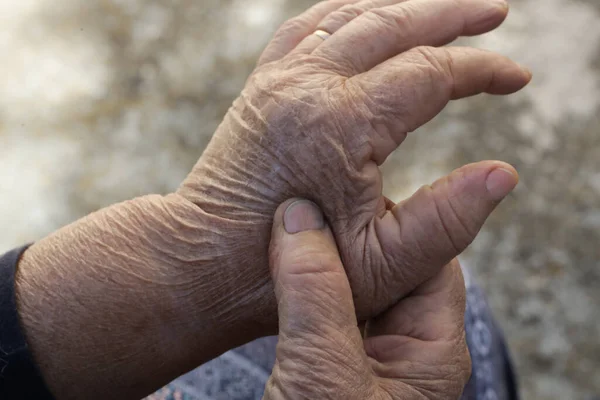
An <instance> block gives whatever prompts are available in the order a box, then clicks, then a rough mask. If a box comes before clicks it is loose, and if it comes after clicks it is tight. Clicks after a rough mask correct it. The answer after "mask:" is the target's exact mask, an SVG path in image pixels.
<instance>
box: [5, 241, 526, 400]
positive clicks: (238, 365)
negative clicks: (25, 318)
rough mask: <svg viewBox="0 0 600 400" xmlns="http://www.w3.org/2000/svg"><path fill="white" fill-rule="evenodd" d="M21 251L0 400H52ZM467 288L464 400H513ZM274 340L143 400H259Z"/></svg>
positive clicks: (9, 283) (492, 330) (504, 355)
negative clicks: (20, 301) (21, 299)
mask: <svg viewBox="0 0 600 400" xmlns="http://www.w3.org/2000/svg"><path fill="white" fill-rule="evenodd" d="M23 251H24V248H22V249H17V250H14V251H12V252H9V253H7V254H5V255H4V256H2V257H0V399H6V400H12V399H19V400H21V399H27V400H29V399H31V400H34V399H35V400H52V396H51V395H50V393H49V391H48V390H47V388H46V386H45V384H44V382H43V380H42V378H41V375H40V374H39V371H38V370H37V368H36V366H35V364H34V362H33V360H32V357H31V354H30V352H29V348H28V346H27V342H26V341H25V337H24V335H23V332H22V329H21V327H20V323H19V319H18V314H17V306H16V298H15V285H14V282H15V271H16V266H17V263H18V260H19V257H20V255H21V254H22V252H23ZM463 272H464V275H465V283H466V286H467V309H466V313H465V329H466V333H467V344H468V346H469V351H470V352H471V358H472V364H473V373H472V376H471V380H470V381H469V383H468V384H467V387H466V388H465V392H464V394H463V400H517V399H518V397H517V390H516V381H515V376H514V373H513V368H512V366H511V363H510V359H509V356H508V350H507V347H506V344H505V341H504V338H503V336H502V332H501V331H500V330H499V329H498V326H497V325H496V323H495V321H494V319H493V318H492V315H491V312H490V309H489V307H488V305H487V302H486V301H485V297H484V296H483V292H482V290H481V289H480V288H479V287H478V286H477V285H476V284H475V283H474V282H473V278H472V276H471V274H470V273H469V272H468V270H466V269H463ZM276 344H277V338H276V337H270V338H263V339H260V340H257V341H254V342H252V343H249V344H247V345H245V346H242V347H240V348H237V349H235V350H231V351H229V352H227V353H225V354H223V355H222V356H221V357H219V358H217V359H215V360H212V361H210V362H209V363H207V364H205V365H203V366H201V367H200V368H198V369H196V370H194V371H192V372H189V373H188V374H186V375H184V376H182V377H180V378H179V379H177V380H175V381H174V382H173V383H171V384H170V385H168V386H166V387H165V388H163V389H161V390H160V391H158V392H156V393H155V394H153V395H151V396H149V397H148V398H147V399H146V400H260V399H261V398H262V395H263V392H264V386H265V384H266V382H267V380H268V378H269V376H270V373H271V369H272V368H273V364H274V361H275V346H276Z"/></svg>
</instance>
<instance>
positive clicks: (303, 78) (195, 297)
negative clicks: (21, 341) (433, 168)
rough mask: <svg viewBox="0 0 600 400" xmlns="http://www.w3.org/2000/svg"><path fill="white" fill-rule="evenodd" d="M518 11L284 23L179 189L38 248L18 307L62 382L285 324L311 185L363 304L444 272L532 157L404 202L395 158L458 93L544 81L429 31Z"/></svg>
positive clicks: (314, 13)
mask: <svg viewBox="0 0 600 400" xmlns="http://www.w3.org/2000/svg"><path fill="white" fill-rule="evenodd" d="M505 15H506V5H505V4H503V3H496V2H493V1H491V0H456V1H447V0H410V1H406V2H400V1H390V0H370V1H366V0H365V1H360V2H357V1H351V0H348V1H340V0H331V1H325V2H322V3H319V4H318V5H316V6H315V7H314V8H312V9H311V10H309V11H308V12H307V13H305V14H303V15H302V16H300V17H297V18H296V19H293V20H292V21H291V22H288V23H286V24H284V26H283V28H282V29H281V30H280V31H279V33H278V34H277V35H276V37H275V39H274V40H273V42H271V44H270V45H269V46H268V48H267V50H266V51H265V53H264V55H263V57H262V59H261V62H260V65H259V67H258V68H257V70H256V71H255V72H254V73H253V74H252V76H251V77H250V79H249V81H248V84H247V86H246V88H245V89H244V91H243V92H242V95H241V96H240V98H239V99H237V100H236V101H235V103H234V105H233V107H232V108H231V110H230V111H229V112H228V114H227V115H226V117H225V119H224V121H223V124H222V125H221V126H220V127H219V129H218V131H217V132H216V134H215V137H214V139H213V140H212V142H211V144H210V146H209V147H208V149H207V150H206V152H205V153H204V154H203V156H202V158H201V159H200V161H199V162H198V164H197V166H196V167H195V168H194V171H193V172H192V173H191V174H190V175H189V177H188V178H187V179H186V181H185V182H184V183H183V185H182V186H181V188H180V190H179V191H178V192H177V193H175V194H171V195H168V196H147V197H143V198H138V199H135V200H132V201H129V202H125V203H122V204H118V205H115V206H112V207H109V208H107V209H104V210H101V211H100V212H98V213H95V214H93V215H90V216H88V217H86V218H84V219H82V220H79V221H77V222H76V223H74V224H71V225H70V226H68V227H65V228H63V229H61V230H60V231H57V232H55V233H54V234H52V235H50V236H49V237H47V238H44V239H43V240H40V241H39V242H37V243H35V244H34V245H33V246H32V247H31V248H30V249H29V250H27V251H26V252H25V254H24V255H23V258H22V260H21V262H20V264H19V269H18V275H17V284H16V291H17V296H18V304H19V312H20V316H21V319H22V323H23V327H24V330H25V333H26V335H27V338H28V341H29V345H30V347H31V349H32V352H33V354H34V357H35V359H36V361H37V363H38V365H39V367H40V369H41V370H42V374H43V375H44V377H45V379H46V380H47V381H48V383H49V385H50V387H51V389H52V391H53V393H54V394H55V395H56V396H57V398H60V399H71V398H73V399H78V398H86V399H90V400H92V399H95V398H98V399H100V398H111V399H120V398H123V399H127V398H139V397H141V396H143V395H145V394H148V393H150V392H151V391H152V390H154V389H157V388H158V387H160V385H162V384H164V383H166V382H168V381H169V380H170V379H173V378H174V377H176V376H177V375H179V374H181V373H183V372H185V371H187V370H189V369H191V368H193V367H194V366H197V365H199V364H201V363H203V362H205V361H207V360H209V359H211V358H213V357H216V356H218V355H219V354H221V353H222V352H224V351H226V350H228V349H230V348H232V347H235V346H237V345H240V344H242V343H244V342H247V341H249V340H252V339H254V338H256V337H259V336H262V335H267V334H270V333H274V332H276V330H277V318H276V315H277V303H276V301H275V297H274V295H273V284H272V281H271V278H270V275H269V269H268V243H269V240H270V232H271V224H272V219H273V218H272V216H273V215H274V212H275V210H276V208H277V207H278V205H279V204H280V203H281V202H283V201H284V200H285V199H288V198H291V197H294V196H300V197H305V198H310V199H312V200H314V201H315V202H316V203H317V204H319V205H320V206H321V207H322V209H323V211H324V212H325V215H326V217H327V220H328V221H329V222H330V224H331V228H332V232H333V235H334V237H335V239H336V241H337V243H338V244H339V250H340V254H341V258H342V260H343V262H344V265H345V267H346V269H347V273H348V277H349V282H350V285H351V288H352V290H353V293H354V296H355V305H356V311H357V315H358V317H359V319H361V320H363V319H367V318H370V317H371V316H373V315H378V314H380V313H381V312H382V311H384V310H386V309H388V308H389V307H390V306H391V305H393V304H395V303H397V302H398V300H399V299H400V298H402V297H404V296H405V295H406V294H408V293H409V292H411V291H412V290H413V289H415V288H416V287H417V286H419V285H421V284H423V283H424V282H426V281H428V280H430V279H431V278H432V277H433V276H435V275H436V274H437V273H438V271H439V270H440V269H441V268H442V267H443V266H445V265H446V264H448V263H449V262H450V260H452V259H453V258H454V257H455V256H456V255H457V254H459V253H460V252H461V251H462V250H463V249H464V248H465V247H466V246H467V245H468V244H469V243H470V242H471V240H472V239H473V238H474V237H475V234H476V233H477V231H478V230H479V229H480V227H481V225H482V224H483V223H484V221H485V219H486V218H487V216H488V215H489V213H490V212H491V211H492V210H493V208H494V207H495V206H496V204H498V202H499V201H500V200H501V199H502V198H503V197H504V196H506V194H507V193H508V192H510V190H512V188H513V187H514V186H515V185H516V182H517V177H516V172H515V171H514V169H513V168H512V167H510V166H508V165H506V164H504V163H500V162H483V163H478V164H474V165H469V166H466V167H463V168H461V169H459V170H457V171H455V172H453V173H452V174H450V175H449V176H447V177H445V178H442V179H440V180H439V181H438V182H436V183H434V184H433V185H432V186H427V187H424V188H423V189H421V190H420V191H418V192H417V193H416V194H415V195H414V196H412V197H411V198H410V199H407V200H406V201H404V202H402V203H399V204H397V205H395V204H393V203H392V202H390V201H389V200H387V199H385V198H384V197H383V196H382V188H381V185H382V183H381V176H380V172H379V169H378V166H379V165H380V164H381V163H382V162H383V160H384V159H385V157H386V156H387V155H388V154H389V153H390V152H392V151H393V150H394V149H395V148H396V147H397V146H398V145H399V144H400V143H401V142H402V140H403V138H404V137H405V136H406V135H407V133H408V132H410V131H412V130H414V129H416V128H417V127H418V126H420V125H421V124H423V123H425V122H427V120H429V119H430V118H432V117H433V116H434V115H435V114H436V113H437V112H439V111H440V110H441V109H442V108H443V106H444V105H445V104H446V102H448V101H449V100H450V99H456V98H460V97H464V96H469V95H473V94H477V93H479V92H489V93H510V92H514V91H516V90H518V89H520V88H521V87H523V86H524V85H525V84H526V83H527V82H528V81H529V79H530V74H529V73H528V72H526V71H524V70H522V69H521V68H520V67H519V66H518V65H516V64H514V63H513V62H511V61H509V60H507V59H505V58H503V57H501V56H498V55H495V54H491V53H486V52H482V51H479V50H474V49H460V48H452V47H450V48H435V47H422V46H426V45H430V46H437V45H441V44H444V43H446V42H449V41H451V40H453V39H454V38H455V37H457V36H459V35H471V34H478V33H482V32H485V31H488V30H490V29H493V28H494V27H496V26H497V25H499V24H500V22H501V21H502V20H503V19H504V17H505ZM317 28H321V29H323V30H326V31H328V32H330V33H332V34H333V35H332V36H331V37H330V38H329V39H327V40H326V41H324V42H323V41H322V39H319V38H318V37H317V36H315V35H311V33H312V32H313V31H314V30H315V29H317ZM57 349H60V350H57ZM157 359H158V360H161V362H160V363H157V362H155V361H156V360H157ZM117 366H118V367H117ZM99 371H101V372H100V373H99ZM72 382H78V385H73V384H72Z"/></svg>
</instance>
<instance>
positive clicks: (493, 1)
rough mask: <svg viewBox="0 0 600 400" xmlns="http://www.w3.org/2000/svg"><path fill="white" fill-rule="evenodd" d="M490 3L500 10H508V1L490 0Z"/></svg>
mask: <svg viewBox="0 0 600 400" xmlns="http://www.w3.org/2000/svg"><path fill="white" fill-rule="evenodd" d="M489 2H490V4H493V5H495V6H498V7H499V8H502V9H507V8H508V1H507V0H489Z"/></svg>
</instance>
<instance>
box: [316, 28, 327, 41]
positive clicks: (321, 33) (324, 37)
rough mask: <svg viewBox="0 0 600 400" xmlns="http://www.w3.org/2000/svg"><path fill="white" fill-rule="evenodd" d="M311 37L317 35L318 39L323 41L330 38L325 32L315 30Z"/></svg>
mask: <svg viewBox="0 0 600 400" xmlns="http://www.w3.org/2000/svg"><path fill="white" fill-rule="evenodd" d="M313 35H317V36H318V37H320V38H321V39H323V40H327V39H328V38H329V36H331V34H330V33H329V32H325V31H322V30H320V29H319V30H316V31H315V32H314V33H313Z"/></svg>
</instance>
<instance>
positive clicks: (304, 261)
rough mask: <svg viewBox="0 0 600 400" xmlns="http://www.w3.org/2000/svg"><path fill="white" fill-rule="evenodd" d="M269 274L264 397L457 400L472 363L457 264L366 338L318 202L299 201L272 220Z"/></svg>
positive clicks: (392, 311)
mask: <svg viewBox="0 0 600 400" xmlns="http://www.w3.org/2000/svg"><path fill="white" fill-rule="evenodd" d="M271 274H272V276H273V280H274V282H275V293H276V296H277V301H278V305H279V343H278V345H277V362H276V364H275V368H274V369H273V373H272V375H271V378H270V380H269V382H268V384H267V387H266V389H265V396H264V399H265V400H286V399H290V400H291V399H299V398H302V399H330V400H335V399H340V400H384V399H389V400H392V399H398V400H425V399H429V400H433V399H439V400H442V399H443V400H448V399H457V398H459V397H460V395H461V393H462V391H463V389H464V386H465V384H466V382H467V380H468V378H469V375H470V372H471V368H470V367H471V363H470V358H469V352H468V349H467V345H466V342H465V331H464V311H465V296H466V294H465V285H464V281H463V277H462V273H461V269H460V266H459V264H458V262H457V261H453V262H451V263H450V264H449V265H447V266H445V267H443V268H442V269H441V270H440V271H439V272H437V274H436V275H435V276H434V277H432V278H431V279H429V280H427V281H426V282H424V283H423V284H421V285H420V286H419V287H417V289H416V290H415V291H413V292H412V293H411V294H410V295H409V296H408V297H406V298H404V299H403V300H401V301H400V302H399V303H397V304H396V305H394V306H393V307H392V308H391V309H390V310H388V311H386V312H385V313H383V314H382V315H381V316H379V317H378V318H377V319H376V320H372V321H369V322H368V324H367V328H366V336H365V339H363V337H362V336H361V332H360V331H359V328H358V327H357V320H356V316H355V310H354V304H353V300H352V292H351V290H350V284H349V282H348V279H347V277H346V273H345V271H344V267H343V265H342V261H341V259H340V256H339V254H338V251H337V247H336V243H335V240H334V237H333V234H332V232H331V230H330V229H329V227H328V226H327V224H326V222H325V221H324V218H323V215H322V213H321V211H320V210H319V209H318V208H317V207H316V205H314V203H311V202H308V201H306V200H296V201H288V202H286V203H285V204H283V205H282V206H281V207H280V208H279V209H278V211H277V214H276V216H275V222H274V226H273V239H272V241H271Z"/></svg>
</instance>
